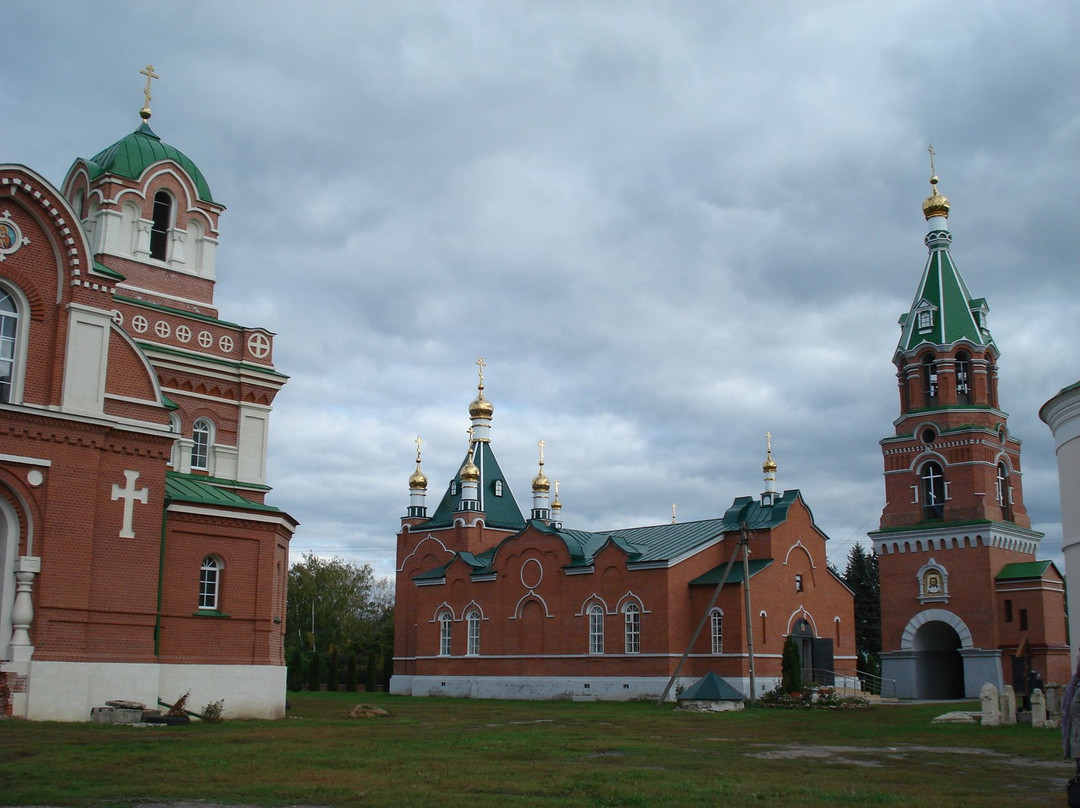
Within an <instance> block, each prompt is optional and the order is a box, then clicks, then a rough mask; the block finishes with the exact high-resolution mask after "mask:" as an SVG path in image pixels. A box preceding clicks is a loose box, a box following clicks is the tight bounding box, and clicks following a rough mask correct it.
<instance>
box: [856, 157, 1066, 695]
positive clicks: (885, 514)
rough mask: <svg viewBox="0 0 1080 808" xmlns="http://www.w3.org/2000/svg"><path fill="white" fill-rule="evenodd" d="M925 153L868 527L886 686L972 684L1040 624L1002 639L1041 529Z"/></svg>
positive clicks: (944, 688) (979, 305)
mask: <svg viewBox="0 0 1080 808" xmlns="http://www.w3.org/2000/svg"><path fill="white" fill-rule="evenodd" d="M930 154H931V174H932V176H931V177H930V187H931V193H930V196H929V197H927V199H926V200H925V201H924V202H923V205H922V211H923V215H924V217H925V218H926V222H927V234H926V237H925V239H924V242H925V244H926V248H927V251H928V255H927V259H926V265H925V267H924V269H923V273H922V278H921V280H920V281H919V285H918V288H917V290H916V293H915V297H914V299H913V301H912V303H911V307H910V309H909V310H908V311H907V312H905V313H904V314H903V315H901V317H900V320H899V323H900V341H899V343H898V344H897V346H896V350H895V352H894V353H893V364H894V365H896V370H897V381H898V387H899V404H900V413H899V416H898V417H897V418H896V420H894V421H893V425H894V427H895V434H893V435H891V436H889V437H886V438H884V439H883V440H882V441H881V448H882V454H883V456H884V467H885V498H886V504H885V508H884V510H883V511H882V514H881V523H880V528H879V529H878V530H876V531H874V532H872V533H871V534H870V537H871V539H872V540H873V542H874V550H875V552H876V554H877V556H878V565H879V573H880V584H881V610H882V651H883V653H882V676H883V677H885V678H886V679H892V680H895V681H896V687H897V695H898V696H900V697H910V698H961V697H968V698H970V697H973V696H978V695H979V690H980V688H981V686H982V685H983V683H985V682H990V683H992V684H994V685H996V686H997V687H999V688H1000V687H1001V686H1002V685H1003V684H1014V678H1015V675H1014V665H1013V664H1012V662H1011V661H1010V660H1009V659H1008V657H1010V656H1015V655H1016V654H1017V653H1020V652H1019V651H1018V650H1017V649H1019V648H1022V649H1025V651H1024V653H1027V650H1026V649H1030V648H1031V647H1032V644H1034V643H1037V642H1038V643H1040V647H1045V645H1046V643H1045V640H1046V638H1045V637H1042V636H1040V637H1039V638H1037V639H1036V638H1035V637H1031V636H1028V635H1027V634H1025V635H1024V636H1019V635H1017V636H1016V637H1015V638H1014V637H1013V634H1016V633H1017V630H1018V629H1019V621H1014V620H1013V614H1012V612H1013V608H1012V607H1013V602H1014V600H1015V598H1012V597H1007V596H1005V595H1003V594H1002V593H1003V592H1004V590H1005V589H1007V588H1008V586H1006V585H1005V584H1004V583H1003V581H1005V580H1006V579H1008V580H1010V581H1011V580H1013V579H1014V577H1015V575H1018V574H1021V573H1028V572H1032V570H1028V569H1026V568H1027V567H1028V566H1029V565H1030V564H1032V563H1034V562H1035V553H1036V551H1037V549H1038V546H1039V540H1040V539H1041V538H1042V534H1041V533H1038V532H1036V531H1033V530H1032V529H1031V523H1030V521H1029V519H1028V515H1027V511H1026V510H1025V508H1024V498H1023V485H1022V477H1021V467H1020V441H1019V440H1017V439H1016V438H1015V437H1013V436H1012V434H1010V432H1009V427H1008V413H1006V412H1005V411H1003V410H1002V409H1001V407H1000V404H999V401H998V364H997V363H998V357H999V351H998V347H997V345H996V344H995V342H994V339H993V337H992V336H991V334H990V330H989V327H988V325H987V314H988V312H989V306H988V305H987V303H986V301H985V300H984V299H983V298H981V297H973V296H972V295H971V293H970V292H969V291H968V288H967V285H966V284H965V283H964V279H963V278H962V277H961V275H960V272H959V270H958V269H957V267H956V265H955V264H954V262H953V259H952V256H951V254H950V247H951V245H952V234H951V233H950V231H949V226H948V216H949V201H948V200H947V199H946V198H945V197H944V196H942V195H941V194H940V192H939V191H938V178H937V176H936V175H934V174H933V150H932V149H931V151H930ZM1047 565H1048V566H1049V567H1052V565H1049V564H1048V562H1047ZM1055 574H1056V571H1055ZM1036 577H1039V576H1036ZM1043 584H1045V581H1042V580H1040V582H1039V583H1038V584H1036V585H1035V588H1040V587H1042V585H1043ZM1033 608H1034V607H1033ZM1041 608H1042V607H1041V606H1040V607H1039V609H1040V610H1041ZM1051 610H1053V607H1051ZM1026 614H1027V611H1026V610H1025V620H1024V621H1023V622H1024V623H1025V625H1024V627H1023V628H1024V630H1025V631H1026V630H1027V625H1026V623H1027V619H1026ZM1014 639H1015V642H1013V640H1014ZM1062 639H1063V638H1062ZM1026 660H1027V662H1026V665H1027V667H1026V669H1025V673H1024V675H1025V676H1026V675H1027V673H1030V671H1031V670H1032V668H1031V665H1032V662H1031V657H1030V656H1028V657H1026Z"/></svg>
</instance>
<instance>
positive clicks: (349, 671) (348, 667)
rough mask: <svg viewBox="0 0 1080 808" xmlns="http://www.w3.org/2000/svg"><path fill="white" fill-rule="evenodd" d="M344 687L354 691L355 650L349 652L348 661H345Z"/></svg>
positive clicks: (351, 691)
mask: <svg viewBox="0 0 1080 808" xmlns="http://www.w3.org/2000/svg"><path fill="white" fill-rule="evenodd" d="M345 689H346V690H347V691H349V692H350V693H355V692H356V652H355V651H353V652H351V653H350V654H349V661H348V662H347V663H345Z"/></svg>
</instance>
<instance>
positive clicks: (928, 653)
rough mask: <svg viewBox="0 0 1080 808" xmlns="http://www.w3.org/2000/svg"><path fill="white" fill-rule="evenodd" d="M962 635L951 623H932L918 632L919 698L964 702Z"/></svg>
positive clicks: (917, 666)
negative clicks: (961, 700) (959, 700)
mask: <svg viewBox="0 0 1080 808" xmlns="http://www.w3.org/2000/svg"><path fill="white" fill-rule="evenodd" d="M960 647H961V642H960V635H959V634H958V633H957V632H956V629H955V628H953V627H952V626H950V625H949V624H948V623H945V622H942V621H940V620H931V621H929V622H926V623H923V624H922V625H921V626H919V628H918V629H916V631H915V637H914V641H913V642H912V650H914V651H915V669H916V674H915V681H916V684H917V693H916V698H920V699H962V698H963V697H964V660H963V658H962V657H961V656H960Z"/></svg>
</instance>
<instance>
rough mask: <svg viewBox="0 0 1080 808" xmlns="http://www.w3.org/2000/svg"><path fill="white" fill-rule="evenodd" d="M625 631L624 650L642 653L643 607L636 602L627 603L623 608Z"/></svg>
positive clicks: (628, 652)
mask: <svg viewBox="0 0 1080 808" xmlns="http://www.w3.org/2000/svg"><path fill="white" fill-rule="evenodd" d="M623 615H624V618H623V620H624V631H623V650H624V651H625V652H626V653H627V654H640V653H641V607H640V606H638V605H637V604H636V603H627V604H626V608H625V609H623Z"/></svg>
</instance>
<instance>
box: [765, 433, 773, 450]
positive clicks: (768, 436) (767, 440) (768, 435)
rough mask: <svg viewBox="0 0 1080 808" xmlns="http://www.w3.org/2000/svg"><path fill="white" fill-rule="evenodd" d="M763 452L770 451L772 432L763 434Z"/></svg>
mask: <svg viewBox="0 0 1080 808" xmlns="http://www.w3.org/2000/svg"><path fill="white" fill-rule="evenodd" d="M765 451H767V452H771V451H772V432H766V433H765Z"/></svg>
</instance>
